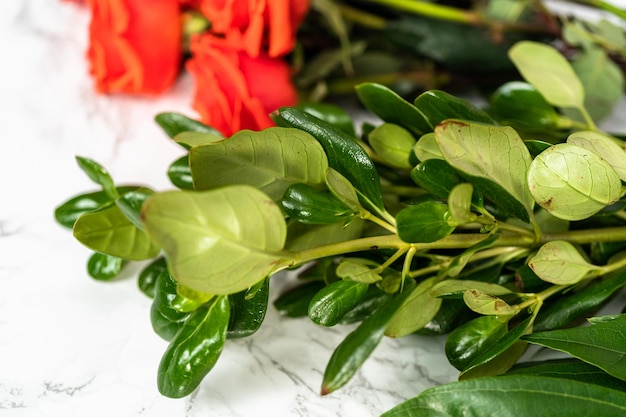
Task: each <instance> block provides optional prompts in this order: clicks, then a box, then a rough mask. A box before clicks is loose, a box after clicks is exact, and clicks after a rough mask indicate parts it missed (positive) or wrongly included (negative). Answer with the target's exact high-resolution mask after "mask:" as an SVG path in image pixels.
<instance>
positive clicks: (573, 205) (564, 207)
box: [528, 143, 622, 220]
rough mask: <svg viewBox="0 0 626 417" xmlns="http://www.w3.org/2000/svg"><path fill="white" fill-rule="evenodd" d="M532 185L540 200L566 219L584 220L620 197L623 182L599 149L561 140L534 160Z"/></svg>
mask: <svg viewBox="0 0 626 417" xmlns="http://www.w3.org/2000/svg"><path fill="white" fill-rule="evenodd" d="M528 186H529V187H530V192H531V193H532V195H533V197H534V199H535V200H536V201H537V203H538V204H539V205H540V206H542V207H543V208H544V209H546V210H547V211H548V212H550V214H552V215H554V216H556V217H558V218H561V219H565V220H583V219H586V218H587V217H590V216H592V215H594V214H595V213H597V212H598V211H600V210H602V209H603V208H604V207H606V206H607V205H609V204H612V203H614V202H615V201H617V200H618V199H619V197H620V194H621V188H622V183H621V180H620V178H619V176H618V175H617V173H616V172H615V170H614V169H613V168H612V167H611V165H609V164H608V163H607V162H606V161H604V160H602V159H601V158H600V157H599V156H597V155H596V154H595V153H593V152H590V151H588V150H586V149H583V148H581V147H579V146H575V145H572V144H570V143H559V144H557V145H554V146H552V147H550V148H548V149H547V150H545V151H544V152H542V153H541V154H539V155H538V156H537V157H536V158H535V159H534V160H533V161H532V163H531V164H530V168H529V170H528Z"/></svg>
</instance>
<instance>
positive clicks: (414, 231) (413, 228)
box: [396, 201, 454, 243]
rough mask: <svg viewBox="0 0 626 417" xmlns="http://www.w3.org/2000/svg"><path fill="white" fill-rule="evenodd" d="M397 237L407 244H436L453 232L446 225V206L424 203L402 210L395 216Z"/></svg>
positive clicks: (451, 228)
mask: <svg viewBox="0 0 626 417" xmlns="http://www.w3.org/2000/svg"><path fill="white" fill-rule="evenodd" d="M396 224H397V228H398V236H399V237H400V239H402V240H403V241H405V242H408V243H428V242H436V241H437V240H439V239H442V238H444V237H446V236H448V235H449V234H450V233H452V232H453V231H454V226H450V225H449V224H448V206H447V205H446V204H443V203H440V202H438V201H425V202H422V203H419V204H416V205H413V206H408V207H406V208H403V209H402V210H400V211H399V212H398V214H397V215H396Z"/></svg>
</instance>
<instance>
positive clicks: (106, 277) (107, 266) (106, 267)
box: [87, 253, 125, 281]
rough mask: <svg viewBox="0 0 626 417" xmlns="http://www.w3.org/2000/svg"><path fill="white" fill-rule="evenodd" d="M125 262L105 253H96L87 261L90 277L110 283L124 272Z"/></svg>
mask: <svg viewBox="0 0 626 417" xmlns="http://www.w3.org/2000/svg"><path fill="white" fill-rule="evenodd" d="M124 264H125V262H124V260H123V259H122V258H118V257H117V256H111V255H107V254H105V253H94V254H93V255H91V256H90V257H89V261H87V272H88V273H89V276H91V277H92V278H94V279H97V280H98V281H110V280H112V279H113V278H115V277H116V276H118V275H119V273H120V272H121V271H122V268H123V267H124Z"/></svg>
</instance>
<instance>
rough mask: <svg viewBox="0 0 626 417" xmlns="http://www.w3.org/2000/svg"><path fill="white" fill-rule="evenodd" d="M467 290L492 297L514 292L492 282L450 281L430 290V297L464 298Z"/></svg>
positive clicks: (438, 284)
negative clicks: (480, 292) (463, 295)
mask: <svg viewBox="0 0 626 417" xmlns="http://www.w3.org/2000/svg"><path fill="white" fill-rule="evenodd" d="M467 290H480V291H482V292H484V293H486V294H491V295H504V294H511V293H512V291H511V290H509V289H508V288H506V287H503V286H502V285H498V284H493V283H491V282H483V281H472V280H461V279H448V280H445V281H441V282H439V283H437V284H436V285H434V286H433V288H432V289H431V290H430V295H432V296H433V297H450V296H462V294H463V293H464V292H465V291H467Z"/></svg>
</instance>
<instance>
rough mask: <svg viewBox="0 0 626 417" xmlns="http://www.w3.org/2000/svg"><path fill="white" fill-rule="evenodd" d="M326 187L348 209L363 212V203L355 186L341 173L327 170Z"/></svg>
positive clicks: (330, 169) (331, 169)
mask: <svg viewBox="0 0 626 417" xmlns="http://www.w3.org/2000/svg"><path fill="white" fill-rule="evenodd" d="M326 186H327V187H328V189H329V190H330V192H331V193H332V194H333V195H334V196H335V197H337V198H338V199H339V200H341V202H342V203H344V204H345V205H346V206H348V208H350V209H352V210H354V211H357V212H358V211H361V209H362V207H361V203H360V202H359V197H358V195H357V193H356V190H355V189H354V186H353V185H352V184H351V183H350V181H348V179H347V178H346V177H344V176H343V175H341V174H340V173H339V171H337V170H335V169H333V168H328V169H327V170H326Z"/></svg>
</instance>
